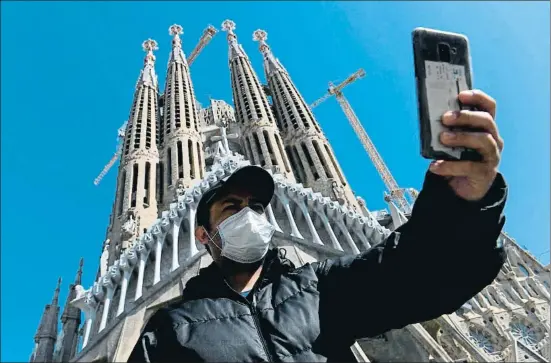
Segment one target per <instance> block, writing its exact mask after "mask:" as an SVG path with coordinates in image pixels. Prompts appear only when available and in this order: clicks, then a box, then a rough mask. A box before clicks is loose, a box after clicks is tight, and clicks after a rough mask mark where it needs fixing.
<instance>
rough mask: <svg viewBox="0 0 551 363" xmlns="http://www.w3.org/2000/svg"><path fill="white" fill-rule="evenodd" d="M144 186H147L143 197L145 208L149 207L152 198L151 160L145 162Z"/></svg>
mask: <svg viewBox="0 0 551 363" xmlns="http://www.w3.org/2000/svg"><path fill="white" fill-rule="evenodd" d="M144 174H145V175H144V177H145V178H144V188H145V193H144V197H143V205H144V208H149V200H150V197H151V195H150V193H151V182H150V177H151V163H150V162H146V163H145V173H144Z"/></svg>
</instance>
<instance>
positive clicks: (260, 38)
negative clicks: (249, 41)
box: [253, 29, 270, 52]
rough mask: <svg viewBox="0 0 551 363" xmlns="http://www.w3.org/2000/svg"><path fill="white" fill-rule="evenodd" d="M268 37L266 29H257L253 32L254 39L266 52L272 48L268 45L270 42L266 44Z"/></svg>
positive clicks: (262, 50) (261, 49)
mask: <svg viewBox="0 0 551 363" xmlns="http://www.w3.org/2000/svg"><path fill="white" fill-rule="evenodd" d="M267 39H268V33H266V31H265V30H262V29H257V30H255V31H254V32H253V40H254V41H256V42H259V43H260V46H259V48H260V51H261V52H265V51H267V50H269V49H270V47H268V44H266V40H267Z"/></svg>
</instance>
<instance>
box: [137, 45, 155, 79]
mask: <svg viewBox="0 0 551 363" xmlns="http://www.w3.org/2000/svg"><path fill="white" fill-rule="evenodd" d="M142 48H143V50H144V51H145V52H146V53H147V54H146V55H145V58H144V60H143V63H144V66H143V70H142V72H141V74H140V79H139V80H138V87H139V86H140V85H142V84H144V85H146V86H149V87H151V88H154V89H157V86H158V79H157V74H156V73H155V60H156V58H155V55H154V54H153V51H154V50H157V49H159V47H158V46H157V42H156V41H154V40H153V39H147V40H146V41H144V42H143V43H142Z"/></svg>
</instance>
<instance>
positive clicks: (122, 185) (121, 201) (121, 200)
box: [118, 170, 126, 216]
mask: <svg viewBox="0 0 551 363" xmlns="http://www.w3.org/2000/svg"><path fill="white" fill-rule="evenodd" d="M125 190H126V170H123V172H122V177H121V181H120V184H119V210H118V215H119V216H120V215H121V214H122V207H123V205H124V195H125V192H124V191H125Z"/></svg>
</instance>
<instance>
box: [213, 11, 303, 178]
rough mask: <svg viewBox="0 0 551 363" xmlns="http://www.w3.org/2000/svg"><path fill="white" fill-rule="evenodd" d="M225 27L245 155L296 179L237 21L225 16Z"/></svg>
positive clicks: (252, 161)
mask: <svg viewBox="0 0 551 363" xmlns="http://www.w3.org/2000/svg"><path fill="white" fill-rule="evenodd" d="M222 29H223V30H225V31H226V32H227V33H228V36H227V39H228V43H229V63H230V75H231V86H232V93H233V102H234V106H235V113H236V118H237V122H238V124H239V126H240V128H241V135H242V144H243V149H244V150H245V156H246V157H247V158H248V159H249V160H250V161H251V163H253V164H257V165H260V166H262V167H264V168H268V169H271V170H272V171H274V172H278V173H281V174H283V175H285V176H286V177H287V178H289V179H292V180H294V175H293V171H292V169H291V165H290V163H289V159H288V157H287V155H286V154H285V150H284V148H283V143H282V139H281V136H280V134H279V130H278V128H277V124H276V119H275V117H274V114H273V112H272V109H271V107H270V105H269V103H268V98H267V96H266V94H265V93H264V90H263V89H262V87H261V85H260V82H259V80H258V76H257V75H256V73H255V71H254V70H253V68H252V65H251V62H250V61H249V57H248V56H247V54H246V53H245V51H244V50H243V47H242V46H241V44H239V43H238V42H237V37H236V35H235V33H234V32H233V30H234V29H235V23H234V22H233V21H231V20H225V21H224V22H223V23H222Z"/></svg>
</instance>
